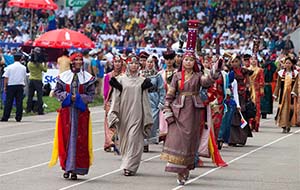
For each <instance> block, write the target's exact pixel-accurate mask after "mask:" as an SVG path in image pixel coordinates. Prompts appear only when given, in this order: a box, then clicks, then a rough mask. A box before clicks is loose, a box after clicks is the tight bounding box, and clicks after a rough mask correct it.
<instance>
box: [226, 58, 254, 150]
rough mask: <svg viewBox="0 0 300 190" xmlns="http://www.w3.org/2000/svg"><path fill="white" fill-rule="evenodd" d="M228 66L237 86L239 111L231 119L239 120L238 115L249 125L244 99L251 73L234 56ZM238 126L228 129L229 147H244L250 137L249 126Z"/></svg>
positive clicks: (239, 59)
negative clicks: (230, 67) (231, 70)
mask: <svg viewBox="0 0 300 190" xmlns="http://www.w3.org/2000/svg"><path fill="white" fill-rule="evenodd" d="M230 64H231V66H232V69H233V72H234V78H235V80H236V82H237V85H238V94H239V102H240V109H239V108H237V109H236V110H235V113H234V115H233V117H234V118H233V119H236V120H239V121H240V119H241V117H240V113H239V112H241V113H242V115H243V116H244V118H245V119H246V121H247V123H249V120H248V118H247V117H246V115H247V114H246V111H247V110H246V99H247V91H248V90H249V87H248V86H249V76H250V75H252V73H253V71H251V70H249V69H246V68H244V67H241V58H240V56H237V55H236V54H234V55H233V56H232V57H231V60H230ZM238 123H239V124H238V125H232V126H231V129H230V137H229V142H228V143H229V145H232V146H236V145H242V146H243V145H245V144H246V142H247V137H252V133H251V130H250V127H249V125H247V126H246V127H244V128H243V129H242V128H241V127H240V122H238Z"/></svg>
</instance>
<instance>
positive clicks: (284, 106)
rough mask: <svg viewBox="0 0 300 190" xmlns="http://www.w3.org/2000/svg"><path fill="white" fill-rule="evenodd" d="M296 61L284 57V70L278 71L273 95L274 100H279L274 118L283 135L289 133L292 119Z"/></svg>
mask: <svg viewBox="0 0 300 190" xmlns="http://www.w3.org/2000/svg"><path fill="white" fill-rule="evenodd" d="M294 64H296V61H295V60H294V59H292V58H291V57H286V58H285V61H284V69H281V70H280V71H278V78H277V83H276V88H275V91H274V94H273V97H274V98H275V99H278V98H279V105H278V109H277V114H276V116H275V120H276V124H277V125H278V126H279V127H281V128H282V132H283V133H289V132H290V130H291V128H290V127H291V126H293V125H294V124H295V123H294V122H292V119H293V117H294V114H295V113H294V110H293V108H294V98H292V89H293V87H294V84H295V81H296V78H297V76H298V71H297V70H295V69H294Z"/></svg>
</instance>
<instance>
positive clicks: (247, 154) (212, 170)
mask: <svg viewBox="0 0 300 190" xmlns="http://www.w3.org/2000/svg"><path fill="white" fill-rule="evenodd" d="M299 132H300V130H297V131H295V132H294V133H291V134H288V135H285V136H283V137H280V138H279V139H276V140H274V141H272V142H270V143H267V144H265V145H263V146H261V147H259V148H256V149H254V150H251V151H250V152H247V153H245V154H243V155H241V156H239V157H237V158H234V159H232V160H230V161H229V162H227V164H228V165H229V164H231V163H233V162H235V161H237V160H240V159H242V158H244V157H246V156H249V155H250V154H253V153H255V152H257V151H259V150H261V149H263V148H266V147H268V146H270V145H272V144H275V143H277V142H279V141H282V140H283V139H286V138H288V137H290V136H292V135H294V134H296V133H299ZM221 168H222V167H217V168H214V169H211V170H209V171H207V172H205V173H204V174H202V175H199V176H198V177H195V178H193V179H190V180H188V181H187V182H186V184H190V183H193V182H195V181H197V180H198V179H200V178H202V177H204V176H207V175H208V174H210V173H213V172H215V171H217V170H219V169H221ZM182 188H183V186H182V185H180V186H177V187H175V188H173V189H172V190H178V189H182Z"/></svg>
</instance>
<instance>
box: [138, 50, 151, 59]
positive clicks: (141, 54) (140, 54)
mask: <svg viewBox="0 0 300 190" xmlns="http://www.w3.org/2000/svg"><path fill="white" fill-rule="evenodd" d="M148 57H149V54H148V53H147V52H145V51H141V52H140V53H139V58H146V59H147V58H148Z"/></svg>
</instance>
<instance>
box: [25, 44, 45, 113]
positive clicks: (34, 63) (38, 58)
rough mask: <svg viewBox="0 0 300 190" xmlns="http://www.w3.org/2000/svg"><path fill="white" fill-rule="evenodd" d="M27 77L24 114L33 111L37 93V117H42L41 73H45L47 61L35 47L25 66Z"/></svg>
mask: <svg viewBox="0 0 300 190" xmlns="http://www.w3.org/2000/svg"><path fill="white" fill-rule="evenodd" d="M27 67H28V70H29V72H30V75H29V86H28V99H27V108H26V112H27V113H29V112H31V111H34V110H33V96H34V92H35V91H36V92H37V112H38V114H39V115H44V110H43V104H44V103H43V81H42V80H43V72H47V61H46V58H45V55H44V54H43V53H42V51H41V48H39V47H35V48H34V49H33V53H32V55H31V60H30V62H29V63H28V64H27Z"/></svg>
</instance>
